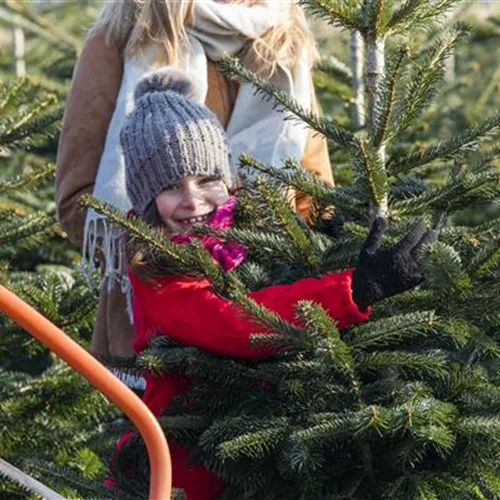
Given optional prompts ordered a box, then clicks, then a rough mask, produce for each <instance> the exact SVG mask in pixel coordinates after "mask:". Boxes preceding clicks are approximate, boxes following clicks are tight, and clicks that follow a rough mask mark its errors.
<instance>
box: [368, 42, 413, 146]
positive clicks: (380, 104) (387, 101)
mask: <svg viewBox="0 0 500 500" xmlns="http://www.w3.org/2000/svg"><path fill="white" fill-rule="evenodd" d="M408 55H409V50H408V47H406V46H403V47H399V48H398V49H397V50H396V51H395V54H394V56H393V57H392V58H391V59H390V61H389V63H388V65H387V66H388V68H387V71H386V73H385V75H384V76H383V78H382V80H381V81H380V85H379V89H378V93H379V95H380V99H379V100H378V101H377V103H376V105H375V113H374V118H373V125H372V127H371V129H372V130H373V136H372V137H371V142H372V144H373V145H374V147H375V148H378V147H379V146H380V145H381V144H383V143H384V142H385V139H386V137H387V135H388V134H389V131H388V125H389V122H390V121H391V118H392V112H393V108H394V101H395V95H396V84H397V83H398V82H399V81H400V75H401V72H402V71H403V68H404V64H405V62H406V60H407V58H408Z"/></svg>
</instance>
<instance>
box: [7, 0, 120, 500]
mask: <svg viewBox="0 0 500 500" xmlns="http://www.w3.org/2000/svg"><path fill="white" fill-rule="evenodd" d="M82 13H83V11H82V5H81V4H80V3H78V4H76V3H65V4H64V5H62V4H55V3H38V4H37V5H30V4H29V3H28V2H17V1H10V0H9V1H8V2H4V3H3V4H2V6H1V7H0V25H2V27H4V28H6V29H9V28H10V27H11V23H12V24H15V25H16V26H19V25H22V26H23V27H24V29H25V35H26V55H25V58H26V66H27V69H28V73H29V76H28V77H26V78H18V79H14V78H13V76H12V57H11V54H10V50H11V49H10V47H9V46H7V47H5V49H4V47H0V75H1V76H0V78H1V80H2V83H1V84H0V284H1V285H3V286H6V287H7V288H9V289H10V290H12V291H13V292H15V293H16V294H18V295H19V296H20V297H21V298H22V299H24V300H25V301H27V302H28V303H29V304H31V305H32V306H33V307H35V308H36V309H37V310H38V311H40V312H41V313H42V314H44V315H45V316H46V317H47V318H48V319H50V320H51V321H52V322H54V323H55V324H56V325H57V326H59V327H60V328H62V329H63V330H64V331H65V332H66V333H68V334H69V335H70V336H71V337H73V338H74V339H75V340H77V341H78V342H80V343H81V344H83V345H88V343H89V340H90V335H91V331H92V326H93V322H94V315H95V304H96V300H97V297H96V291H95V290H94V291H89V289H88V287H87V285H86V284H85V283H84V282H83V280H82V278H81V277H80V276H79V271H78V268H77V263H78V259H79V254H78V252H77V251H76V249H75V248H74V246H73V245H72V244H70V243H69V242H68V240H67V238H66V235H65V234H64V232H63V231H62V229H61V228H60V226H59V225H58V224H57V219H56V213H55V204H54V172H55V166H54V162H55V152H56V144H57V140H58V134H59V126H60V120H61V117H62V110H63V105H64V104H63V102H64V98H65V95H66V93H67V84H68V79H69V78H70V76H71V69H72V66H73V64H74V60H75V56H76V53H77V51H78V46H77V45H76V44H72V45H71V47H70V46H69V45H70V44H69V41H70V39H72V40H73V41H74V40H77V38H74V39H73V38H72V35H70V33H75V34H77V35H78V38H79V37H81V35H83V30H82V26H83V24H82V21H83V20H84V16H82ZM56 18H59V19H60V20H61V22H60V23H58V25H57V28H55V27H54V26H55V25H56V24H55V23H54V20H55V19H56ZM63 19H64V21H63ZM64 33H66V34H67V36H64ZM78 45H79V44H78ZM47 55H48V56H49V57H47ZM0 331H1V335H0V456H1V457H2V458H3V459H4V460H6V461H8V462H10V463H12V464H13V465H15V466H17V467H18V468H20V469H21V470H22V471H23V472H25V473H30V474H32V475H33V476H35V477H36V478H37V479H39V480H40V481H41V482H42V483H46V482H47V483H50V484H51V485H52V486H53V488H54V489H56V490H57V491H58V492H59V493H60V494H62V495H64V496H65V497H68V498H78V497H79V498H88V497H103V496H105V491H104V490H103V487H102V484H101V483H102V478H103V477H104V475H105V473H106V467H105V465H104V462H103V460H102V458H101V457H100V456H98V454H97V453H100V452H102V453H103V454H105V451H106V450H109V449H110V448H111V447H112V446H113V443H114V442H115V438H114V434H115V433H116V432H118V430H114V432H113V436H110V437H109V438H108V439H106V438H105V437H104V436H103V430H104V423H106V422H108V423H112V422H116V424H115V427H113V428H114V429H116V428H117V429H119V428H121V427H120V426H122V424H121V423H119V412H118V411H117V410H116V409H115V408H114V407H112V406H111V405H110V404H109V403H108V402H107V401H106V400H105V399H104V398H103V397H102V396H101V395H100V394H99V393H98V392H97V391H95V390H93V389H92V388H91V387H90V386H89V385H88V384H87V383H86V382H85V381H84V380H82V378H81V377H80V376H79V375H77V374H76V373H75V372H74V371H73V370H71V369H70V368H69V367H68V366H66V365H65V364H63V363H62V362H60V361H58V360H57V359H56V358H55V356H54V355H53V354H51V353H50V351H48V350H47V349H46V348H44V347H43V346H41V345H40V344H39V343H38V342H37V341H35V340H34V339H33V338H31V337H30V336H29V335H28V334H27V333H26V332H25V331H23V330H22V329H21V328H20V327H18V326H17V325H15V324H13V323H12V322H11V321H10V320H7V318H6V317H5V316H3V315H1V314H0ZM94 479H95V483H94V482H93V480H94ZM91 487H92V488H93V490H92V493H89V491H90V488H91ZM0 497H1V498H5V499H12V500H14V499H25V498H38V497H37V495H35V494H34V493H32V492H29V491H28V490H26V489H24V488H23V487H21V486H20V485H18V484H16V483H14V482H13V481H12V480H9V479H8V478H6V477H0Z"/></svg>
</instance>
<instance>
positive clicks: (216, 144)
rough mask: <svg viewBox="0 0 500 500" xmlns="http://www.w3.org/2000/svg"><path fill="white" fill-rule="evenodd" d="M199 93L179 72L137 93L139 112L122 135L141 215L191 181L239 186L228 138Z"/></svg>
mask: <svg viewBox="0 0 500 500" xmlns="http://www.w3.org/2000/svg"><path fill="white" fill-rule="evenodd" d="M194 95H195V89H194V87H193V84H192V83H191V81H190V80H189V79H188V77H187V76H186V75H185V74H184V73H182V72H181V71H179V70H178V69H175V68H163V69H161V70H158V71H154V72H152V73H149V74H148V75H146V76H145V77H144V78H143V79H142V80H141V81H140V82H139V84H138V85H137V87H136V89H135V95H134V97H135V108H134V110H133V111H132V113H130V115H129V116H128V117H127V119H126V121H125V124H124V126H123V128H122V130H121V132H120V142H121V146H122V148H123V154H124V157H125V178H126V186H127V194H128V196H129V198H130V201H131V202H132V206H133V208H134V210H135V211H136V212H137V214H139V215H142V214H143V213H144V211H145V210H146V208H147V207H148V205H149V204H150V203H151V202H152V201H153V200H154V199H155V198H156V196H157V195H158V194H160V193H161V192H162V191H163V190H164V189H166V188H168V187H169V186H172V185H173V184H175V183H176V182H177V181H178V180H179V179H182V178H183V177H187V176H189V175H204V176H218V177H220V178H221V179H222V180H223V181H224V182H225V183H226V184H227V185H228V186H230V185H231V184H232V183H233V177H232V174H231V167H230V164H229V147H228V143H227V137H226V133H225V132H224V130H223V128H222V126H221V125H220V123H219V121H218V120H217V117H216V116H215V114H214V113H212V112H211V111H210V110H209V109H208V108H207V107H206V106H204V105H201V104H198V103H196V102H195V101H194V100H193V97H194Z"/></svg>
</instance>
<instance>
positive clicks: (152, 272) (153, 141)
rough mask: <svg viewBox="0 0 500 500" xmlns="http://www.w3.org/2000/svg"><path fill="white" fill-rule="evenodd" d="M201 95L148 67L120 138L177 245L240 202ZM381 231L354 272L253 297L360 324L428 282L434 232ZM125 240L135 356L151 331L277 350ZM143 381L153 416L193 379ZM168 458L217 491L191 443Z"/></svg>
mask: <svg viewBox="0 0 500 500" xmlns="http://www.w3.org/2000/svg"><path fill="white" fill-rule="evenodd" d="M195 95H196V92H195V90H194V88H193V86H192V85H191V83H190V82H189V80H187V79H186V77H185V76H183V74H182V73H179V72H178V71H177V70H172V69H164V70H162V71H159V72H156V73H152V74H151V75H149V76H147V77H146V78H145V79H144V80H143V81H142V82H141V83H140V84H139V86H138V87H137V90H136V93H135V99H136V106H135V109H134V111H133V112H132V113H131V115H130V116H129V117H128V119H127V120H126V123H125V126H124V128H123V130H122V132H121V136H120V139H121V144H122V147H123V152H124V156H125V166H126V187H127V193H128V196H129V198H130V200H131V203H132V207H133V210H134V212H135V214H136V215H137V216H138V217H140V218H142V219H143V220H145V221H146V222H148V223H150V224H153V225H155V226H157V227H161V228H163V231H164V233H165V234H166V236H167V237H169V238H171V239H173V240H174V241H177V242H179V243H182V242H184V241H188V240H189V239H190V238H193V237H194V236H193V234H192V233H190V232H189V231H190V228H192V227H193V226H194V225H199V224H207V225H209V226H212V227H219V228H227V227H229V226H230V225H231V219H232V212H233V209H234V207H235V205H236V204H237V199H236V197H235V196H231V195H230V188H231V187H232V186H234V175H233V173H232V169H231V166H230V163H229V148H228V143H227V138H226V135H225V133H224V131H223V129H222V127H221V126H220V124H219V122H218V121H217V119H216V117H215V116H214V115H213V114H212V113H211V112H210V111H209V110H208V109H207V108H205V107H203V106H201V105H199V104H197V103H196V102H195V101H194V100H192V98H193V96H195ZM383 229H384V223H383V222H382V221H381V220H377V221H376V223H375V224H374V226H373V228H372V230H371V232H370V235H369V237H368V239H367V242H366V244H365V247H364V249H363V251H362V253H361V255H360V258H359V262H358V265H357V268H356V270H354V271H353V270H352V269H349V270H346V271H342V272H338V273H335V274H328V275H325V276H323V277H322V278H319V279H315V278H305V279H301V280H299V281H297V282H295V283H292V284H288V285H276V286H272V287H268V288H264V289H261V290H258V291H255V292H252V293H250V294H249V296H250V297H252V298H253V299H254V300H255V301H256V302H257V303H259V304H262V305H264V306H266V307H267V308H269V309H271V310H273V311H274V312H276V313H278V314H279V315H280V316H281V317H283V318H284V319H285V320H287V321H294V307H295V304H296V303H297V302H298V301H299V300H304V299H307V300H312V301H314V302H317V303H319V304H321V305H322V306H323V308H324V309H325V310H326V311H327V312H328V313H329V314H330V315H331V317H332V318H334V319H335V320H336V322H337V324H338V327H339V328H340V329H343V328H345V327H347V326H350V325H352V324H355V323H358V322H360V321H363V320H365V319H366V318H368V316H369V314H370V310H369V306H370V305H371V304H373V303H375V302H377V301H379V300H381V299H383V298H385V297H388V296H390V295H393V294H395V293H399V292H401V291H404V290H407V289H409V288H412V287H414V286H416V285H417V284H418V283H419V282H420V281H421V280H422V273H421V269H420V265H419V262H418V256H419V254H420V251H421V249H422V247H423V245H425V244H426V243H428V242H429V239H430V236H431V233H430V232H426V230H425V226H424V225H423V223H420V224H417V225H416V226H415V227H414V229H413V230H412V231H411V232H410V233H409V235H408V236H406V237H405V238H404V239H403V240H402V241H401V242H400V243H399V244H398V245H396V246H395V247H394V248H391V249H379V248H378V246H379V242H380V238H381V235H382V231H383ZM201 240H202V242H203V244H204V245H205V248H206V249H207V250H208V251H209V252H210V253H211V255H212V257H213V258H214V259H215V260H216V261H217V262H219V264H220V265H221V266H222V268H223V269H225V270H230V269H233V268H234V267H236V266H238V265H239V264H240V263H241V262H242V261H243V260H244V259H245V257H246V253H247V249H246V248H245V247H243V246H242V245H238V244H234V243H233V244H230V243H226V244H223V243H221V242H220V241H216V242H215V243H214V238H202V239H201ZM127 247H128V248H127V253H128V256H129V262H130V269H129V276H130V280H131V283H132V292H133V313H134V324H135V328H136V337H135V341H134V349H135V351H136V352H137V353H138V352H141V351H142V350H144V349H145V348H146V347H147V346H148V345H149V343H150V341H151V338H152V336H153V335H166V336H168V337H169V338H171V339H173V340H175V341H177V342H179V343H181V344H184V345H188V346H194V347H197V348H199V349H202V350H205V351H208V352H210V353H214V354H217V355H222V356H231V357H241V358H248V359H257V358H263V357H266V356H269V355H272V354H273V352H272V350H270V349H255V348H254V347H252V346H250V343H249V338H250V335H251V334H254V333H266V332H267V330H266V328H265V327H262V326H259V325H256V324H255V323H254V322H251V321H249V320H248V319H245V318H244V317H243V316H242V315H241V311H240V310H239V309H238V307H237V306H236V305H234V304H233V303H231V302H229V301H227V300H224V299H222V298H220V297H218V296H217V295H216V294H215V293H214V292H213V291H212V288H211V284H210V282H209V281H207V280H199V279H194V278H191V277H189V276H180V275H178V274H166V273H165V271H164V269H165V267H162V268H161V269H159V268H158V260H156V259H153V258H152V255H153V254H149V253H148V251H147V250H145V249H144V245H143V244H140V243H138V242H137V240H135V239H134V238H130V239H129V241H128V244H127ZM145 378H146V391H145V394H144V401H145V402H146V404H147V405H148V406H149V407H150V409H151V410H152V411H153V413H154V414H155V415H157V416H158V415H160V412H161V411H162V410H163V409H164V408H166V407H168V405H169V404H170V403H171V402H172V399H173V398H174V397H175V396H177V395H179V394H182V393H183V392H184V391H185V390H186V389H187V387H188V385H189V384H190V383H192V381H187V380H186V379H184V378H181V377H179V376H175V375H171V374H168V375H164V376H161V377H159V376H153V375H152V374H149V373H146V375H145ZM126 439H128V438H127V437H125V438H124V439H122V443H121V444H123V441H124V440H126ZM171 456H172V466H173V485H174V486H175V487H178V488H182V489H184V490H185V492H186V495H187V499H188V500H211V499H214V498H216V496H217V494H218V493H219V492H220V491H221V489H222V488H223V484H222V483H221V481H220V480H219V479H218V478H216V477H215V476H213V475H212V474H211V473H210V472H209V471H207V470H206V469H204V468H203V467H201V466H190V465H188V451H187V450H186V449H183V448H180V447H178V446H176V445H175V444H173V445H171Z"/></svg>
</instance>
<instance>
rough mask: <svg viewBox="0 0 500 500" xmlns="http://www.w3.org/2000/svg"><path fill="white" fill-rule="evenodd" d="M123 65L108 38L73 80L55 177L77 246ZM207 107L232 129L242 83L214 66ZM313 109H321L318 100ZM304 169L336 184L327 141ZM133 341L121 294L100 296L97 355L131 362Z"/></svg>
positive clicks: (317, 140)
mask: <svg viewBox="0 0 500 500" xmlns="http://www.w3.org/2000/svg"><path fill="white" fill-rule="evenodd" d="M122 69H123V60H122V55H121V53H120V51H119V49H118V48H117V47H116V46H115V45H107V44H106V43H105V41H104V36H102V35H97V36H94V37H93V38H90V39H88V40H87V41H86V43H85V45H84V47H83V50H82V52H81V55H80V58H79V60H78V63H77V66H76V68H75V73H74V75H73V81H72V86H71V90H70V94H69V98H68V102H67V105H66V111H65V114H64V119H63V126H62V131H61V138H60V141H59V150H58V155H57V171H56V204H57V212H58V216H59V220H60V222H61V225H62V226H63V228H64V230H65V231H66V233H67V235H68V237H69V238H70V239H71V240H72V241H73V242H75V243H76V244H78V245H81V244H82V241H83V228H84V223H85V212H84V211H82V210H80V209H79V207H78V205H77V200H78V198H79V196H81V195H82V194H84V193H92V191H93V188H94V183H95V179H96V176H97V168H98V166H99V160H100V157H101V153H102V151H103V149H104V142H105V139H106V133H107V129H108V124H109V122H110V120H111V116H112V114H113V111H114V108H115V102H116V98H117V95H118V90H119V88H120V82H121V78H122ZM208 89H209V90H208V95H207V99H206V105H207V106H208V107H209V108H210V109H211V110H212V111H213V112H214V113H215V114H216V115H217V117H218V118H219V120H220V122H221V123H222V125H223V126H224V127H226V126H227V123H228V121H229V118H230V116H231V112H232V106H233V103H234V100H235V98H236V94H237V91H238V88H237V83H235V82H228V81H227V80H225V79H224V77H223V76H222V75H220V73H219V72H218V70H217V66H216V64H215V63H212V62H209V65H208ZM313 109H314V110H316V109H317V104H316V99H315V98H314V99H313ZM302 166H303V167H304V168H305V169H307V170H309V171H311V172H314V173H315V174H316V175H317V176H318V177H319V178H320V179H322V180H323V181H324V182H326V183H328V184H333V177H332V172H331V168H330V162H329V159H328V152H327V147H326V141H325V140H324V138H322V137H320V136H318V135H316V136H314V135H313V134H312V133H311V134H310V136H309V139H308V142H307V145H306V150H305V152H304V157H303V159H302ZM296 206H297V210H298V211H299V212H300V213H301V214H303V215H305V214H306V213H307V210H308V206H309V202H308V200H307V197H304V196H301V195H297V196H296ZM133 337H134V331H133V327H132V325H130V322H129V319H128V317H127V313H126V309H125V300H124V296H123V294H122V293H121V292H120V291H119V290H115V291H111V292H110V293H107V291H106V290H104V289H103V290H101V293H100V298H99V306H98V310H97V318H96V324H95V327H94V334H93V341H92V350H93V351H94V353H95V354H99V355H112V356H130V355H132V348H131V343H132V339H133Z"/></svg>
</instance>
